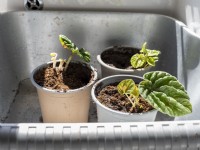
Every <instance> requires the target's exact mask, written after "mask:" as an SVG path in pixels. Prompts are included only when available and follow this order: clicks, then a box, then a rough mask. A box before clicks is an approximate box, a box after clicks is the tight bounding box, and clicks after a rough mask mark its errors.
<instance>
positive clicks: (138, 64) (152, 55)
mask: <svg viewBox="0 0 200 150" xmlns="http://www.w3.org/2000/svg"><path fill="white" fill-rule="evenodd" d="M146 46H147V43H146V42H145V43H144V44H143V45H142V49H141V50H140V53H139V54H135V55H133V56H132V57H131V60H130V62H131V65H132V67H133V68H134V69H137V68H145V67H147V66H155V63H156V62H157V61H158V55H159V54H160V51H158V50H150V49H147V48H146Z"/></svg>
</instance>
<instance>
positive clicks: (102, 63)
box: [97, 46, 151, 73]
mask: <svg viewBox="0 0 200 150" xmlns="http://www.w3.org/2000/svg"><path fill="white" fill-rule="evenodd" d="M114 47H125V48H133V47H130V46H110V47H107V48H106V49H104V51H106V50H109V49H111V48H114ZM104 51H103V52H104ZM103 52H102V53H103ZM102 53H101V54H102ZM101 54H100V55H97V61H98V62H99V63H100V64H101V65H102V66H104V67H105V68H107V69H110V70H113V71H119V72H124V73H133V72H134V71H144V70H146V69H149V68H151V66H148V67H145V68H140V69H120V68H115V67H112V66H109V65H108V64H106V63H105V62H104V61H103V60H102V59H101Z"/></svg>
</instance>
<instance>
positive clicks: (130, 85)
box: [117, 79, 139, 97]
mask: <svg viewBox="0 0 200 150" xmlns="http://www.w3.org/2000/svg"><path fill="white" fill-rule="evenodd" d="M117 90H118V92H119V94H121V95H124V94H128V95H130V96H131V97H138V96H139V89H138V88H137V86H136V85H135V82H134V81H133V80H132V79H125V80H122V81H121V82H120V83H119V84H118V85H117Z"/></svg>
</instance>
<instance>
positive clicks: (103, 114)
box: [91, 75, 157, 122]
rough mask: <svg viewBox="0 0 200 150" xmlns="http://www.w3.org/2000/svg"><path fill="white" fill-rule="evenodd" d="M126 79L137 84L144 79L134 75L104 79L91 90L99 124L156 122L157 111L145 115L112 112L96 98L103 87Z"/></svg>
mask: <svg viewBox="0 0 200 150" xmlns="http://www.w3.org/2000/svg"><path fill="white" fill-rule="evenodd" d="M124 79H133V80H134V81H135V83H139V82H140V81H142V80H143V79H142V78H141V77H138V76H133V75H113V76H109V77H106V78H103V79H101V80H99V81H98V82H96V83H95V84H94V85H93V87H92V90H91V95H92V99H93V101H94V102H95V103H96V105H97V117H98V122H146V121H155V118H156V114H157V110H155V109H153V110H151V111H148V112H145V113H124V112H120V111H116V110H112V109H110V108H108V107H106V106H104V105H103V104H101V103H100V102H99V100H98V99H97V98H96V95H97V92H98V91H100V90H101V89H102V88H103V87H105V86H107V85H110V84H112V83H116V82H120V81H122V80H124Z"/></svg>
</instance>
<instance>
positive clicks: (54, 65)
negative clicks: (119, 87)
mask: <svg viewBox="0 0 200 150" xmlns="http://www.w3.org/2000/svg"><path fill="white" fill-rule="evenodd" d="M50 56H51V61H52V62H53V68H54V69H55V68H56V58H57V56H58V55H57V53H50Z"/></svg>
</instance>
